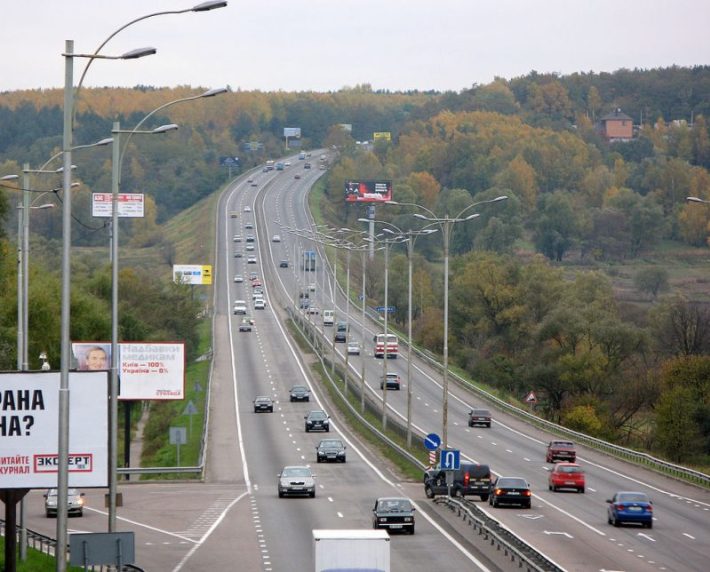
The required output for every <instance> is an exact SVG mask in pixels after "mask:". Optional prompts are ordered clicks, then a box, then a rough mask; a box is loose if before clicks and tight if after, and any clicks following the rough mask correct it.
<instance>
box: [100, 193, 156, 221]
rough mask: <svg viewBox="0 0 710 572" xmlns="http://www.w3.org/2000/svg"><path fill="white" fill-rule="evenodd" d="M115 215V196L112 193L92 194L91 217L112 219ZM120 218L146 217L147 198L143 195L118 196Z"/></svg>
mask: <svg viewBox="0 0 710 572" xmlns="http://www.w3.org/2000/svg"><path fill="white" fill-rule="evenodd" d="M112 214H113V195H112V194H111V193H92V195H91V216H95V217H104V218H107V217H111V215H112ZM118 216H119V218H143V217H144V216H145V197H144V196H143V193H119V194H118Z"/></svg>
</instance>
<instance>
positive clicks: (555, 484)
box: [547, 463, 584, 493]
mask: <svg viewBox="0 0 710 572" xmlns="http://www.w3.org/2000/svg"><path fill="white" fill-rule="evenodd" d="M547 488H548V489H549V490H551V491H553V492H554V491H558V490H560V489H574V490H576V491H577V492H580V493H583V492H584V470H583V469H582V467H580V466H579V465H578V464H577V463H557V464H556V465H555V466H554V467H553V469H552V470H551V471H550V474H549V475H548V479H547Z"/></svg>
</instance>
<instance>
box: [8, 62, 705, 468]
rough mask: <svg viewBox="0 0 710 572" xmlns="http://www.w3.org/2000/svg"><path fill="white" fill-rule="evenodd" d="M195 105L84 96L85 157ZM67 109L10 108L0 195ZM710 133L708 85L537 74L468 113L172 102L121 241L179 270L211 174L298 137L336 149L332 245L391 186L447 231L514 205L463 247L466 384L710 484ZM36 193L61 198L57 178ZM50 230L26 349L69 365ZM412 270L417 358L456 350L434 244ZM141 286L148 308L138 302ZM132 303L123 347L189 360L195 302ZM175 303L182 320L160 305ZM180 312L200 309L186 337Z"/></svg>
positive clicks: (414, 105) (450, 97)
mask: <svg viewBox="0 0 710 572" xmlns="http://www.w3.org/2000/svg"><path fill="white" fill-rule="evenodd" d="M201 91H202V90H201V89H199V88H190V87H184V86H183V87H178V88H153V87H147V86H138V87H136V88H134V89H120V88H103V89H88V90H85V91H84V92H83V93H82V94H81V96H80V97H79V98H78V112H77V121H76V125H77V127H76V131H75V141H76V143H77V144H88V143H91V142H93V141H97V140H99V139H101V138H103V137H106V136H108V134H109V133H110V130H111V124H112V122H113V121H120V123H121V127H122V128H126V129H130V128H131V127H132V126H135V125H136V124H137V123H138V122H139V121H140V120H141V118H143V117H144V116H145V115H146V114H147V113H149V112H150V111H151V110H153V109H155V108H157V107H159V106H160V105H162V104H164V103H165V102H166V101H171V100H175V99H178V98H182V97H186V96H189V95H194V94H197V93H200V92H201ZM61 97H62V94H61V92H60V91H59V90H43V91H39V90H38V91H23V92H7V93H1V94H0V176H4V175H8V174H13V173H21V171H22V167H23V165H24V164H25V163H28V164H29V165H30V166H31V168H33V169H36V168H39V167H40V166H41V165H43V163H44V162H45V161H46V160H47V159H48V158H49V157H50V156H52V154H54V153H56V152H57V151H58V149H59V145H60V143H61V123H62V110H61V101H62V99H61ZM615 109H621V110H622V111H623V112H624V113H626V114H627V115H628V116H630V117H631V118H632V119H633V123H634V135H633V138H632V139H631V140H628V141H608V140H606V139H605V138H604V136H603V134H602V133H601V132H600V130H599V125H598V120H599V118H600V117H602V116H603V115H604V114H606V113H609V112H611V111H614V110H615ZM709 113H710V67H708V66H700V67H696V68H676V67H673V68H665V69H655V70H618V71H617V72H614V73H609V74H593V73H589V74H583V73H580V74H573V75H569V76H560V75H541V74H537V73H534V72H533V73H530V74H528V75H527V76H524V77H520V78H514V79H512V80H504V79H496V80H495V81H493V82H492V83H490V84H487V85H474V86H472V87H471V88H470V89H467V90H463V91H461V92H458V93H456V92H446V93H438V92H406V93H394V92H377V91H373V90H372V89H371V88H370V86H368V85H361V86H356V87H354V88H347V89H342V90H340V91H337V92H329V93H315V92H299V93H284V92H277V93H266V92H263V93H262V92H242V91H234V92H230V93H227V94H225V95H222V96H219V97H218V98H213V99H209V100H207V99H206V100H198V101H195V102H191V103H188V104H184V105H182V104H181V105H176V106H174V107H172V108H170V109H169V110H165V111H164V112H161V114H160V115H156V116H154V117H152V123H151V125H147V126H146V127H147V128H153V127H156V126H158V125H162V124H166V123H177V124H178V125H180V129H179V130H178V131H177V132H175V133H168V134H164V135H161V136H160V137H136V138H134V140H133V141H132V142H131V147H130V148H129V149H127V158H126V162H125V163H124V169H123V172H122V190H123V191H129V192H130V191H140V192H145V193H146V195H147V197H148V200H147V216H146V217H145V218H144V219H141V220H137V221H134V222H132V223H131V224H126V225H125V227H126V230H125V231H122V232H123V236H124V237H125V239H124V240H126V241H127V242H128V243H129V244H130V246H131V247H132V248H135V249H153V250H156V251H160V252H163V253H166V254H164V256H163V259H164V260H163V262H164V264H166V265H168V264H171V263H172V262H171V260H172V258H173V257H172V256H171V255H170V253H171V252H172V249H171V245H170V244H168V243H167V238H166V236H165V234H164V232H163V229H164V225H165V223H166V222H167V221H169V220H170V219H171V218H172V217H174V216H175V215H176V214H178V213H180V212H182V211H184V210H185V209H187V208H189V207H190V206H192V205H194V204H195V203H196V202H198V201H200V200H202V199H204V198H205V197H208V196H210V195H211V194H212V193H214V192H215V191H216V190H218V189H219V188H220V186H221V185H222V184H223V183H224V182H225V180H226V178H227V172H226V171H225V170H224V168H223V167H221V166H220V164H219V158H220V157H224V156H230V157H239V161H240V164H241V168H242V169H246V168H249V167H251V166H254V165H256V164H258V163H260V162H262V161H264V160H265V159H267V158H274V157H279V156H281V155H283V154H284V149H283V138H282V134H283V128H284V127H300V128H301V130H302V134H303V136H302V139H301V140H300V141H299V142H298V143H300V145H301V146H302V148H304V149H315V148H320V147H328V148H333V147H334V148H335V149H337V158H336V159H335V160H334V161H333V162H332V164H331V165H330V167H329V170H328V173H327V174H326V176H325V178H324V192H325V194H324V197H325V198H324V200H323V201H322V204H320V205H319V207H320V209H321V211H322V212H323V213H324V216H325V217H326V218H327V219H328V220H330V222H332V223H333V224H337V225H339V226H340V227H347V228H351V229H357V228H358V226H359V225H360V226H361V223H358V221H357V218H359V217H362V216H363V214H364V213H363V211H362V208H361V207H359V206H356V205H348V208H343V203H344V200H343V183H344V181H345V180H348V179H383V180H391V181H393V189H394V196H395V200H396V201H397V202H399V203H412V204H417V205H421V206H422V207H425V208H426V209H429V210H430V211H432V212H434V213H437V214H438V215H445V214H447V215H450V216H454V215H455V214H456V213H458V212H460V211H462V210H463V209H464V208H466V207H467V206H468V205H470V204H471V203H472V202H480V201H486V200H490V199H492V198H494V197H496V196H500V195H506V196H508V197H509V198H508V200H507V201H505V202H501V203H496V204H487V205H481V207H479V208H477V209H476V211H475V212H478V213H480V216H479V217H478V218H477V219H476V220H475V221H471V222H468V223H465V224H457V225H455V229H454V231H453V234H452V238H451V255H452V262H451V269H450V270H451V274H450V296H451V316H450V331H449V335H450V338H449V347H450V354H451V357H452V361H453V363H454V364H455V365H456V366H457V367H459V368H461V369H463V370H465V371H467V372H468V373H469V374H470V375H472V376H473V377H474V378H475V379H477V380H479V381H481V382H483V383H485V384H487V385H488V386H490V387H492V388H494V389H495V390H496V391H498V392H500V394H501V395H505V396H509V397H510V398H511V399H521V398H522V396H524V395H525V393H526V392H527V391H528V390H530V389H535V391H536V392H537V393H538V396H539V398H540V403H539V406H538V413H540V414H541V415H545V416H546V417H548V418H550V419H552V420H555V421H558V422H561V423H563V424H565V425H567V426H569V427H571V428H574V429H577V430H581V431H584V432H587V433H589V434H592V435H596V436H599V437H602V438H605V439H609V440H613V441H615V442H619V443H622V444H626V445H629V446H634V447H638V448H642V449H644V450H649V451H652V452H654V453H657V454H660V455H664V456H666V457H667V458H669V459H671V460H674V461H678V462H684V463H694V464H696V465H698V466H708V465H710V356H709V355H708V351H709V350H710V305H709V304H710V288H709V287H708V284H709V282H708V271H709V270H710V265H709V264H708V238H709V237H710V226H709V223H710V205H703V204H698V203H688V202H686V200H685V199H686V197H688V196H695V197H699V198H701V199H704V200H710V173H709V172H708V169H710V130H709V126H708V124H707V117H708V114H709ZM344 126H351V130H350V129H349V128H344ZM383 131H385V132H390V133H391V136H392V137H391V140H390V141H386V140H381V139H380V140H377V141H374V142H373V141H372V139H373V135H372V134H373V133H374V132H383ZM365 141H369V144H367V145H362V144H359V143H362V142H365ZM255 143H256V144H255ZM252 149H254V150H252ZM80 153H81V155H80ZM74 161H75V162H76V163H77V170H76V172H75V178H76V179H77V180H79V181H80V182H81V191H78V192H76V193H74V197H75V200H74V204H75V205H76V206H75V207H74V209H75V212H76V213H77V214H76V216H77V219H78V222H79V224H76V225H74V226H75V229H76V230H75V233H74V236H73V243H74V244H75V245H77V246H80V247H86V248H91V247H94V246H98V245H105V244H106V243H107V240H108V238H107V236H108V231H107V229H106V228H105V227H104V225H103V224H100V223H99V222H97V220H95V219H92V218H91V217H90V216H89V204H90V201H89V196H90V192H109V191H110V171H111V170H110V153H109V152H107V151H106V150H105V149H102V148H96V149H90V150H86V151H85V152H77V153H75V159H74ZM57 166H58V165H54V168H56V167H57ZM30 181H31V182H30V185H31V188H33V189H35V190H38V191H47V193H48V196H49V197H50V198H51V197H52V196H55V197H56V198H57V199H58V200H61V192H57V191H56V190H54V189H55V188H56V187H58V186H60V185H59V183H60V181H59V179H58V177H57V176H56V175H52V174H35V175H32V176H31V177H30ZM13 186H15V187H17V183H16V182H15V181H13V182H7V183H3V187H0V215H2V217H3V227H2V229H3V235H2V238H1V239H0V240H1V241H2V242H1V243H0V272H1V274H0V280H2V289H1V290H0V299H2V304H1V306H0V316H1V317H0V320H1V322H0V367H2V368H3V369H11V368H12V367H13V364H14V363H15V361H16V357H15V354H14V352H15V350H14V339H15V335H16V329H15V325H16V316H15V314H14V310H13V308H14V307H15V303H16V302H15V296H16V294H15V286H14V285H15V284H16V269H15V266H16V265H15V257H14V252H13V251H14V248H15V247H14V232H15V231H14V229H15V228H16V224H17V223H16V213H15V211H16V210H17V209H15V208H14V205H15V201H16V199H17V196H18V194H17V192H16V191H13V188H12V187H13ZM58 210H59V209H48V210H47V212H38V213H36V215H35V214H33V219H32V233H33V234H32V247H33V250H34V249H36V250H39V251H40V253H41V254H40V255H38V256H34V255H33V259H32V262H33V264H32V268H31V276H32V282H31V298H30V299H31V300H32V310H31V318H30V321H31V323H30V339H31V340H33V342H32V343H33V344H35V346H34V347H37V348H38V347H39V346H40V345H42V346H47V347H56V345H57V340H58V337H59V333H58V329H59V327H58V321H57V320H58V318H57V313H58V312H57V307H58V291H59V290H58V280H59V276H58V266H59V263H58V252H59V244H60V242H61V224H60V217H59V213H58V212H55V211H58ZM413 212H416V209H414V208H413V207H408V206H395V205H387V206H380V207H378V208H377V218H378V220H385V221H389V222H391V223H392V224H394V225H395V226H396V227H398V228H400V229H403V230H409V229H416V228H420V227H421V225H418V223H417V219H415V218H414V217H412V213H413ZM471 212H472V211H471ZM417 225H418V226H417ZM36 247H39V248H36ZM414 256H415V260H414V262H415V264H414V267H415V272H414V278H413V290H414V301H415V302H414V323H413V331H414V337H415V341H416V343H418V344H420V345H421V346H423V347H425V348H428V349H429V350H431V351H433V352H441V349H442V347H443V339H442V335H443V330H442V327H441V324H442V319H443V296H442V288H443V275H442V271H443V266H442V242H441V237H440V233H438V235H433V236H431V237H421V238H419V239H417V242H416V245H415V248H414ZM177 262H180V261H177ZM374 264H375V266H376V268H377V265H380V266H381V265H382V260H380V259H379V258H378V259H376V260H375V261H374ZM74 265H75V267H76V269H77V270H76V280H77V284H79V285H80V286H79V288H78V290H77V292H76V293H75V298H76V299H75V300H73V306H72V312H73V316H74V318H73V320H72V328H73V331H72V333H71V335H72V338H73V339H106V338H107V337H108V332H109V328H110V324H109V313H108V304H109V299H108V298H109V290H110V274H109V273H108V271H107V268H106V266H105V261H100V262H99V261H97V260H96V258H95V257H94V258H90V259H83V258H82V259H80V258H79V257H77V260H76V261H75V262H74ZM407 265H408V262H407V258H406V250H405V249H404V248H403V247H402V248H401V250H398V249H393V253H392V257H391V260H390V291H389V296H390V300H391V302H390V303H391V304H392V305H394V306H396V307H397V312H396V313H395V314H394V321H395V324H396V325H397V326H398V327H400V328H402V329H403V330H404V329H406V308H407V299H406V296H407V286H408V284H407ZM353 266H354V272H355V273H356V274H357V272H358V267H357V264H354V265H353ZM382 275H383V273H382V272H379V271H375V272H370V271H368V284H367V294H368V299H370V300H372V301H373V302H375V301H377V300H380V301H381V300H382V298H383V292H382V290H383V287H384V284H383V280H382ZM124 281H125V282H126V286H125V287H124ZM131 281H133V282H131ZM131 284H133V288H135V291H136V292H140V295H138V294H135V295H132V294H131V292H132V290H133V288H132V286H131ZM138 284H140V287H138V286H137V285H138ZM144 284H145V286H144ZM121 293H122V298H121V325H120V332H121V334H120V335H121V338H122V339H134V340H137V339H159V338H160V336H163V337H164V336H166V335H167V336H168V337H169V338H170V339H186V340H188V341H189V340H192V343H194V340H195V337H194V336H195V333H194V332H195V328H196V322H197V319H196V318H195V316H196V315H197V311H199V308H197V307H196V306H194V304H195V302H194V301H192V300H191V299H190V297H189V295H188V293H187V292H185V291H181V288H180V287H178V286H175V285H172V284H166V283H164V281H161V280H158V279H155V278H154V277H153V278H151V273H150V272H149V271H148V270H147V269H145V268H141V267H140V266H138V265H137V266H136V267H124V268H123V269H122V274H121ZM146 293H148V295H146ZM165 297H169V299H171V300H173V302H171V303H169V304H162V303H158V302H156V300H158V299H161V300H162V299H165ZM191 304H193V306H191ZM373 305H376V304H374V303H373ZM173 306H178V307H182V308H185V313H184V314H182V312H180V313H181V314H182V315H183V316H184V318H180V316H176V312H174V311H172V309H173ZM160 308H165V309H166V310H165V311H164V312H163V311H161V310H160ZM167 309H170V311H168V310H167ZM74 330H76V331H74ZM37 353H38V352H37ZM56 360H58V357H55V361H56Z"/></svg>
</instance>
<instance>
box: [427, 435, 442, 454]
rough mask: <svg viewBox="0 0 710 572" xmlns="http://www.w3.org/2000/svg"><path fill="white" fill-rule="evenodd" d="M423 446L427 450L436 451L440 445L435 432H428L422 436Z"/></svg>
mask: <svg viewBox="0 0 710 572" xmlns="http://www.w3.org/2000/svg"><path fill="white" fill-rule="evenodd" d="M424 446H425V447H426V448H427V449H428V450H429V451H436V450H437V449H438V448H439V447H440V446H441V437H439V436H438V435H437V434H436V433H429V435H427V436H426V437H424Z"/></svg>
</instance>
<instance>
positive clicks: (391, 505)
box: [377, 499, 412, 512]
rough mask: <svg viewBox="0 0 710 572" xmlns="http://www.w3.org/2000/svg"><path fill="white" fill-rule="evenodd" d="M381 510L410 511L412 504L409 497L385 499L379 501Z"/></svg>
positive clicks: (378, 507)
mask: <svg viewBox="0 0 710 572" xmlns="http://www.w3.org/2000/svg"><path fill="white" fill-rule="evenodd" d="M377 510H378V511H380V512H409V511H411V510H412V505H411V504H410V502H409V501H408V500H407V499H385V500H381V501H379V502H378V503H377Z"/></svg>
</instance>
